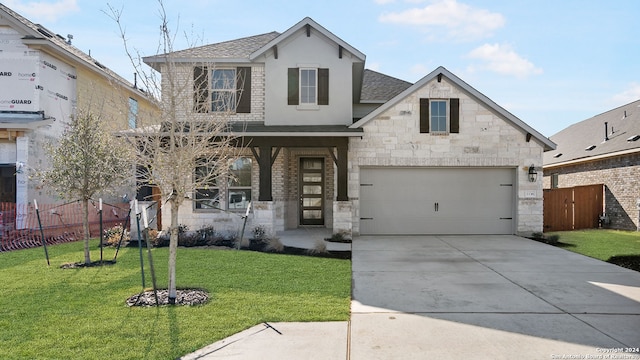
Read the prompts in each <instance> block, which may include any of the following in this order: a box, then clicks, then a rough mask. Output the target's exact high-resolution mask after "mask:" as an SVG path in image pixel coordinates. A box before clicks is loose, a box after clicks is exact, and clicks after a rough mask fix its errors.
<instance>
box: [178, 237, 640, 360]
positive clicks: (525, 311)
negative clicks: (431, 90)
mask: <svg viewBox="0 0 640 360" xmlns="http://www.w3.org/2000/svg"><path fill="white" fill-rule="evenodd" d="M352 245H353V256H352V257H353V259H352V271H353V272H352V276H353V278H352V281H353V288H352V293H353V299H352V305H351V321H350V322H349V323H347V322H334V323H275V324H270V325H271V326H272V327H267V326H265V325H264V324H263V325H258V326H255V327H253V328H251V329H248V330H246V331H243V332H241V333H239V334H236V335H234V336H232V337H230V338H227V339H224V340H222V341H219V342H217V343H215V344H212V345H210V346H208V347H206V348H204V349H201V350H199V351H198V352H196V353H193V354H189V355H187V356H185V357H183V359H218V358H233V359H258V358H259V359H352V360H369V359H445V360H446V359H562V358H563V356H564V358H576V359H606V358H609V359H640V354H639V353H638V352H637V348H638V347H640V273H638V272H636V271H631V270H627V269H624V268H621V267H618V266H615V265H612V264H608V263H605V262H602V261H599V260H595V259H591V258H588V257H585V256H582V255H578V254H574V253H571V252H569V251H566V250H563V249H560V248H555V247H552V246H549V245H545V244H542V243H538V242H535V241H532V240H528V239H524V238H520V237H516V236H405V237H400V236H384V237H383V236H378V237H359V238H356V239H354V242H353V244H352ZM275 330H277V331H275ZM634 348H635V350H634ZM629 351H631V352H629ZM633 351H635V352H633Z"/></svg>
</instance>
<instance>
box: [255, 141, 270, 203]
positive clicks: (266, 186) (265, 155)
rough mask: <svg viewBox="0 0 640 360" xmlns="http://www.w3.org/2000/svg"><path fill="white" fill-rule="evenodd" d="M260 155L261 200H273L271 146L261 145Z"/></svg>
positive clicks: (259, 197)
mask: <svg viewBox="0 0 640 360" xmlns="http://www.w3.org/2000/svg"><path fill="white" fill-rule="evenodd" d="M258 148H259V149H260V155H259V157H258V165H259V167H260V181H259V186H260V195H259V196H258V200H259V201H273V196H272V194H271V146H269V145H260V146H259V147H258Z"/></svg>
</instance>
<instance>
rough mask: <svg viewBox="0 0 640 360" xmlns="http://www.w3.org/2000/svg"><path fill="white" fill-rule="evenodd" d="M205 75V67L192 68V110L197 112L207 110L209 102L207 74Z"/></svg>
mask: <svg viewBox="0 0 640 360" xmlns="http://www.w3.org/2000/svg"><path fill="white" fill-rule="evenodd" d="M207 75H208V74H207V68H206V67H204V66H195V67H194V68H193V111H194V112H197V113H206V112H207V108H208V106H207V103H208V102H209V76H207Z"/></svg>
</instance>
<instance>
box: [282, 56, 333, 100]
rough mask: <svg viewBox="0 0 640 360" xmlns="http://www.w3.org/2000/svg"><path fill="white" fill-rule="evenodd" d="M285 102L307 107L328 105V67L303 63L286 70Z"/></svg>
mask: <svg viewBox="0 0 640 360" xmlns="http://www.w3.org/2000/svg"><path fill="white" fill-rule="evenodd" d="M287 76H288V81H287V83H288V88H287V104H289V105H299V106H300V107H301V108H303V109H304V108H307V109H308V108H309V107H313V106H317V105H329V69H324V68H318V67H311V66H310V65H305V66H304V67H299V68H289V70H288V75H287Z"/></svg>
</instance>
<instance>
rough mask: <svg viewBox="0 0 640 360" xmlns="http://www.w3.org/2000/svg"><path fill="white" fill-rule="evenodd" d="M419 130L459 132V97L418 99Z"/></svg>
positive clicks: (424, 131) (434, 132)
mask: <svg viewBox="0 0 640 360" xmlns="http://www.w3.org/2000/svg"><path fill="white" fill-rule="evenodd" d="M420 132H421V133H432V134H436V135H438V134H451V133H453V134H455V133H459V132H460V99H453V98H452V99H426V98H422V99H420Z"/></svg>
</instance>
